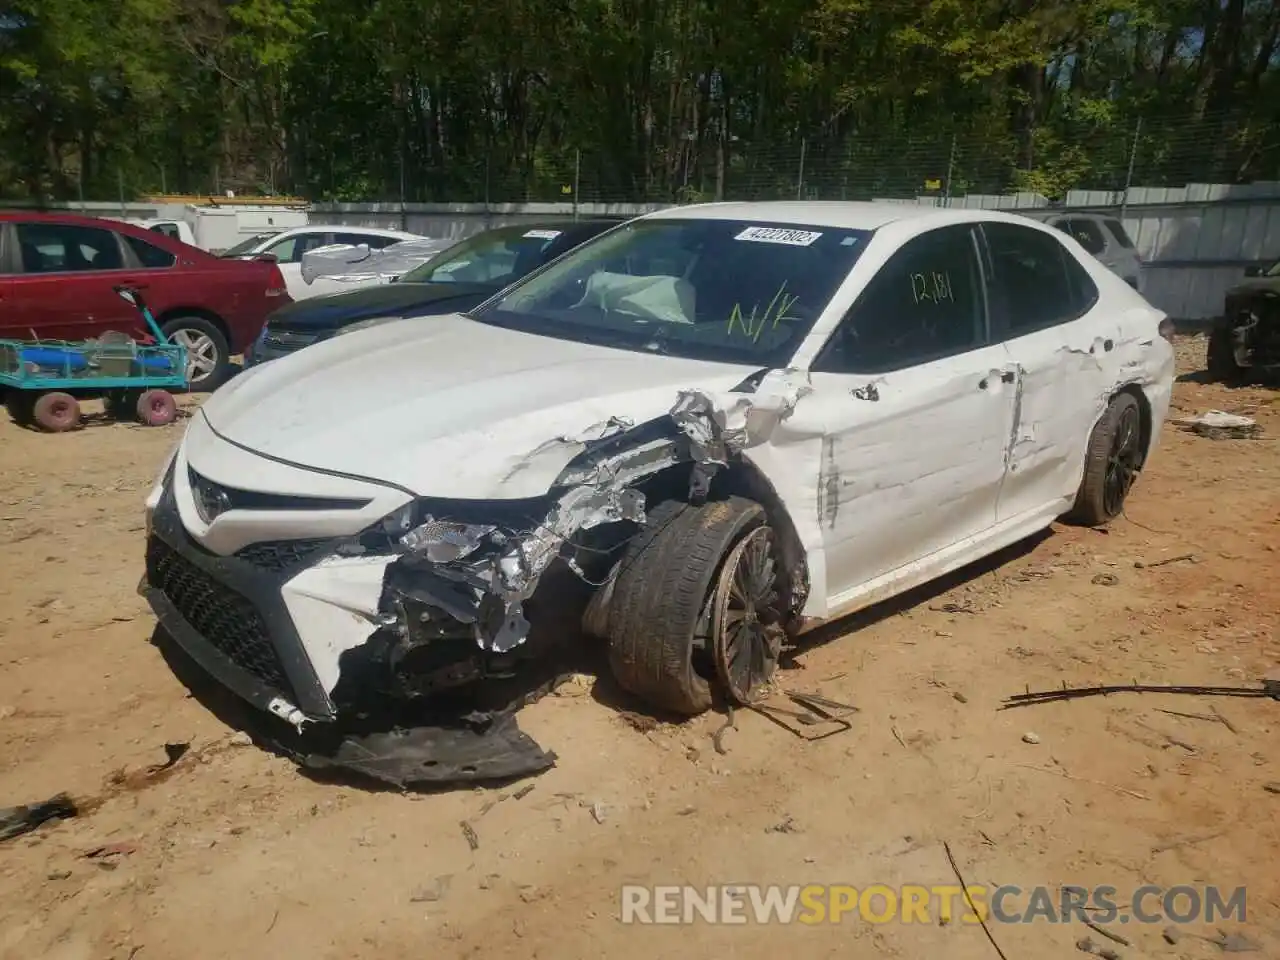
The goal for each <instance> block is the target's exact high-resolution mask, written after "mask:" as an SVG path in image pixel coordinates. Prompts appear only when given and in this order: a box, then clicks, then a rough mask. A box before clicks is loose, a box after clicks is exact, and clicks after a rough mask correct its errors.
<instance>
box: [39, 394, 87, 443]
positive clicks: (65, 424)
mask: <svg viewBox="0 0 1280 960" xmlns="http://www.w3.org/2000/svg"><path fill="white" fill-rule="evenodd" d="M31 419H32V421H33V422H34V423H35V425H36V426H37V427H39V428H40V429H41V430H44V431H45V432H46V433H66V432H67V431H68V430H74V429H75V428H76V427H78V426H79V425H80V403H79V402H78V401H77V400H76V398H75V397H73V396H71V394H69V393H62V392H61V391H59V390H53V391H50V392H49V393H42V394H41V395H40V396H39V397H38V398H37V399H36V402H35V406H34V407H32V410H31Z"/></svg>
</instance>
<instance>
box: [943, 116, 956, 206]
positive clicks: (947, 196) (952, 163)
mask: <svg viewBox="0 0 1280 960" xmlns="http://www.w3.org/2000/svg"><path fill="white" fill-rule="evenodd" d="M955 168H956V135H955V134H954V133H953V134H951V152H950V153H949V154H947V179H946V183H945V184H944V185H943V193H942V205H943V206H944V207H949V206H951V173H952V171H953V170H955Z"/></svg>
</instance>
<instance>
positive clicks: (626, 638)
mask: <svg viewBox="0 0 1280 960" xmlns="http://www.w3.org/2000/svg"><path fill="white" fill-rule="evenodd" d="M765 524H766V517H765V512H764V509H763V508H762V507H761V506H760V505H759V504H757V503H754V502H752V501H750V500H745V499H743V498H740V497H731V498H730V499H728V500H717V501H713V502H710V503H706V504H703V505H701V506H697V507H695V506H691V505H690V504H687V503H680V502H676V501H666V502H663V503H660V504H658V505H657V506H656V507H655V508H654V509H653V510H651V511H650V512H649V515H648V518H647V520H646V522H645V525H644V526H643V527H642V528H641V529H640V532H639V533H638V534H637V535H636V536H635V537H634V538H632V540H631V541H630V543H628V545H627V550H626V553H625V554H624V556H623V558H622V562H621V564H620V565H619V568H618V573H617V577H616V579H615V582H614V586H613V596H612V598H611V600H610V603H609V638H610V639H609V665H610V667H611V668H612V670H613V675H614V678H615V679H616V680H617V681H618V684H619V685H620V686H621V687H622V688H623V689H625V690H627V691H628V692H630V693H633V694H635V695H636V696H638V697H640V698H642V699H644V700H646V701H648V702H649V703H651V704H652V705H653V706H655V707H657V708H659V709H661V710H666V711H669V712H671V713H679V714H686V715H690V716H692V715H694V714H698V713H702V712H703V711H704V710H706V709H708V708H709V707H710V706H711V685H710V682H709V678H710V677H712V676H714V675H715V668H714V666H713V664H712V660H711V651H710V646H711V642H710V634H711V630H712V621H713V615H712V614H713V611H712V606H713V605H712V602H711V601H712V596H711V594H712V584H713V583H715V582H716V578H717V571H718V570H719V569H720V567H721V566H722V564H723V561H724V559H725V557H726V556H727V555H728V554H729V553H730V552H731V551H732V550H733V548H734V546H735V545H736V544H737V543H738V542H739V541H740V540H742V539H743V537H745V536H747V535H748V534H749V533H751V532H752V531H754V530H757V529H759V528H761V527H763V526H765Z"/></svg>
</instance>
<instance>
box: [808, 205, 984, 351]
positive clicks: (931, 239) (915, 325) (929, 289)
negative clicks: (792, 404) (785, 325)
mask: <svg viewBox="0 0 1280 960" xmlns="http://www.w3.org/2000/svg"><path fill="white" fill-rule="evenodd" d="M986 342H987V325H986V304H985V299H984V295H983V288H982V274H981V272H980V270H979V269H978V256H977V248H976V247H975V246H974V237H973V231H972V228H971V227H969V226H955V227H943V228H941V229H938V230H931V231H929V232H928V233H924V234H921V235H920V236H918V237H915V238H913V239H911V240H908V241H907V242H906V243H904V244H903V245H902V248H901V249H900V250H898V252H897V253H895V254H894V255H893V256H892V257H890V258H889V260H888V261H887V262H886V263H885V265H884V266H883V267H881V268H880V270H879V271H878V272H877V273H876V275H875V276H874V277H872V278H871V281H870V282H869V283H868V284H867V286H866V288H865V289H864V290H863V291H862V293H861V294H860V295H859V296H858V299H857V301H856V302H855V303H854V305H853V307H852V308H851V309H850V311H849V313H848V314H847V315H846V316H845V318H844V320H842V321H841V322H840V326H839V327H838V328H837V329H836V331H835V333H834V334H832V336H831V339H830V340H829V341H827V345H826V346H825V347H824V348H823V350H822V353H821V354H820V355H819V356H818V359H817V360H816V361H815V362H814V365H813V369H814V370H816V371H819V372H824V373H885V372H888V371H892V370H901V369H904V368H906V367H910V366H914V365H916V364H919V363H926V362H928V361H930V360H935V359H938V358H941V357H946V356H953V355H955V354H958V353H964V352H965V351H967V350H972V349H975V348H977V347H980V346H983V345H984V344H985V343H986Z"/></svg>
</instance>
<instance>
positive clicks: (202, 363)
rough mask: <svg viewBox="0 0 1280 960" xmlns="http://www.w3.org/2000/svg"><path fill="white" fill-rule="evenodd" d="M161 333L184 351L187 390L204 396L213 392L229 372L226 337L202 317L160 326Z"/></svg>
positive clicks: (229, 351) (180, 318)
mask: <svg viewBox="0 0 1280 960" xmlns="http://www.w3.org/2000/svg"><path fill="white" fill-rule="evenodd" d="M163 329H164V334H165V336H166V337H168V338H169V339H170V340H172V341H173V342H174V343H177V344H181V345H182V346H183V347H185V348H186V350H187V389H188V390H190V391H191V392H192V393H206V392H208V391H210V390H214V389H216V388H217V387H218V386H219V385H220V384H221V383H222V381H224V380H225V379H227V374H228V373H230V372H231V348H230V347H229V346H228V345H227V338H226V337H225V336H223V335H222V331H221V330H219V329H218V328H217V327H216V326H215V325H214V324H212V323H210V322H209V321H208V320H206V319H204V318H203V317H178V318H176V319H173V320H170V321H168V322H167V323H166V324H165V325H164V328H163Z"/></svg>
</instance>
